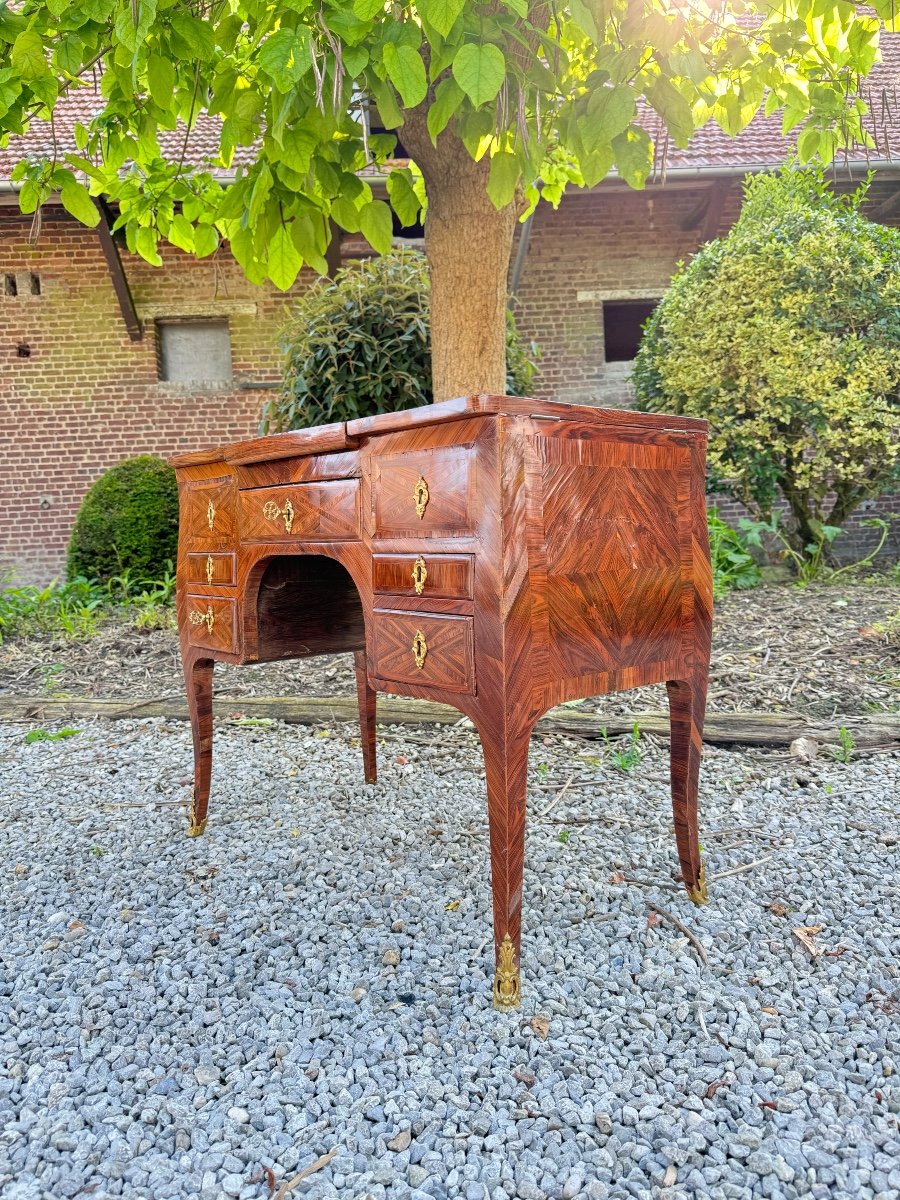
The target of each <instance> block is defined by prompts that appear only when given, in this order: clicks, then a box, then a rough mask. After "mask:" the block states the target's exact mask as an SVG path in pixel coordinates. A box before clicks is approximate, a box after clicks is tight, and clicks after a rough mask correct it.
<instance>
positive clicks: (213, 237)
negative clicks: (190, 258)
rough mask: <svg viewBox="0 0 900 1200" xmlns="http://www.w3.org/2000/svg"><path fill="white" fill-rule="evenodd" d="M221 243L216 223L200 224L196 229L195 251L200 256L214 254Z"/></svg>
mask: <svg viewBox="0 0 900 1200" xmlns="http://www.w3.org/2000/svg"><path fill="white" fill-rule="evenodd" d="M218 245H219V235H218V233H216V229H215V226H214V225H204V224H202V223H201V224H200V225H198V226H197V228H196V229H195V230H194V253H195V254H196V255H197V257H198V258H206V257H207V255H209V254H213V253H214V252H215V250H216V249H217V248H218Z"/></svg>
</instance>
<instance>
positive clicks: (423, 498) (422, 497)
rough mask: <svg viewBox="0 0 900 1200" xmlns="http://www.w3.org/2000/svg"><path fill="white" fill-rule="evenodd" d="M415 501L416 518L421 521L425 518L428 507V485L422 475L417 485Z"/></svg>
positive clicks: (414, 494)
mask: <svg viewBox="0 0 900 1200" xmlns="http://www.w3.org/2000/svg"><path fill="white" fill-rule="evenodd" d="M413 499H414V500H415V502H416V516H417V517H418V518H419V520H420V521H421V520H422V518H423V517H424V516H425V509H426V508H427V507H428V500H429V496H428V484H427V483H426V482H425V480H424V479H423V478H422V476H421V475H420V476H419V478H418V481H417V483H416V487H415V491H414V492H413Z"/></svg>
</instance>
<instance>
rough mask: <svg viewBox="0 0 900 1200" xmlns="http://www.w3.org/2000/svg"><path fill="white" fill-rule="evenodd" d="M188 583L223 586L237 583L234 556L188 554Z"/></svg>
mask: <svg viewBox="0 0 900 1200" xmlns="http://www.w3.org/2000/svg"><path fill="white" fill-rule="evenodd" d="M187 581H188V583H205V584H225V585H231V584H234V583H236V582H237V579H236V575H235V556H234V555H233V554H214V553H210V554H189V555H188V556H187Z"/></svg>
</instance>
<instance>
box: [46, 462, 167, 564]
mask: <svg viewBox="0 0 900 1200" xmlns="http://www.w3.org/2000/svg"><path fill="white" fill-rule="evenodd" d="M177 553H178V487H177V485H176V482H175V472H174V471H173V470H172V468H171V467H170V466H168V464H167V463H165V462H163V460H162V459H161V458H154V457H153V456H152V455H150V454H141V455H139V456H138V457H137V458H129V459H126V460H125V461H124V462H121V463H119V464H118V465H117V466H115V467H112V468H111V469H110V470H109V471H106V472H105V473H104V474H103V475H101V476H100V478H99V479H98V480H97V482H96V483H95V484H94V485H93V487H92V488H91V489H90V491H89V492H88V494H87V495H86V496H85V498H84V500H83V502H82V505H81V508H80V509H79V512H78V517H77V518H76V520H75V528H74V529H73V530H72V539H71V541H70V542H69V553H68V560H67V572H68V577H69V579H76V578H78V577H79V576H83V577H84V578H85V579H100V580H104V581H105V580H109V579H112V578H113V577H114V576H116V575H121V574H123V573H124V572H127V573H128V574H129V575H131V577H132V578H134V579H159V578H161V577H162V576H163V575H164V574H165V571H166V565H167V563H169V562H172V561H174V560H175V558H176V556H177Z"/></svg>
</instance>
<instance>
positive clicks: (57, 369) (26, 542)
mask: <svg viewBox="0 0 900 1200" xmlns="http://www.w3.org/2000/svg"><path fill="white" fill-rule="evenodd" d="M895 186H896V185H895ZM708 187H709V185H708V184H707V183H704V184H702V185H698V186H690V187H685V186H674V185H667V187H666V188H665V189H664V190H660V189H658V188H656V189H648V190H647V191H645V192H637V193H636V192H631V191H628V190H625V189H621V190H620V189H617V188H610V189H609V190H606V191H600V192H597V193H594V194H589V195H578V194H573V195H571V196H569V197H567V199H566V201H565V202H564V205H563V206H562V208H561V209H560V210H559V211H556V212H554V211H553V210H552V209H551V208H549V207H544V208H541V209H539V210H538V213H537V215H536V217H535V221H534V226H533V230H532V235H531V240H530V245H529V248H528V254H527V256H526V259H525V263H524V270H523V272H522V276H521V280H520V285H519V288H518V298H519V305H518V310H517V313H518V319H519V324H520V327H521V328H522V330H523V332H524V333H525V334H526V335H527V336H529V337H533V338H534V339H535V340H536V341H537V342H538V344H539V345H540V347H541V351H542V360H541V372H540V374H539V375H538V377H537V378H536V380H535V393H536V395H538V396H540V397H542V398H546V399H554V400H562V401H572V402H575V403H587V404H602V405H605V406H610V407H616V406H623V405H627V404H629V403H630V402H631V399H632V394H631V390H630V385H629V382H628V376H629V373H630V368H629V364H627V363H606V362H605V361H604V347H603V310H602V304H603V300H604V299H643V298H647V297H658V296H659V295H661V294H662V292H663V291H664V290H665V287H666V285H667V283H668V281H669V278H670V276H671V274H672V272H673V270H674V269H675V266H676V264H677V262H678V261H679V259H682V258H686V257H688V256H689V255H690V254H691V253H692V252H693V251H694V250H695V249H696V248H697V246H698V245H699V244H700V242H701V241H703V240H705V239H706V238H708V237H711V236H714V235H715V233H716V232H719V231H722V230H724V229H726V228H728V227H729V226H730V224H731V223H732V222H733V220H734V218H735V216H736V215H737V211H738V205H739V199H740V191H739V188H738V186H737V182H735V183H734V184H732V185H731V186H730V189H729V190H728V194H727V196H726V197H725V200H724V203H723V205H722V208H721V211H720V212H719V213H718V216H717V220H716V222H715V223H714V225H711V224H710V223H709V221H708V218H707V215H706V213H705V212H704V209H703V205H704V189H707V188H708ZM882 199H883V198H882V197H881V196H876V197H875V200H876V202H880V201H881V200H882ZM29 224H30V222H29V221H28V220H27V219H24V218H22V217H21V216H19V215H18V214H17V213H16V212H15V210H12V209H7V210H2V209H0V322H2V331H3V334H2V337H0V446H2V449H3V460H2V467H0V580H2V577H3V573H4V571H6V572H7V573H9V572H10V571H12V572H14V573H15V577H16V578H17V579H19V580H34V581H37V582H46V581H47V580H48V579H49V578H51V577H52V576H53V575H55V574H59V573H60V572H61V571H62V570H63V568H64V560H65V548H66V545H67V542H68V537H69V532H70V530H71V527H72V523H73V521H74V518H75V514H76V512H77V509H78V505H79V503H80V502H81V499H82V497H83V496H84V493H85V492H86V491H87V489H88V487H89V486H90V484H91V483H92V482H93V481H94V480H95V479H96V478H97V477H98V476H99V475H100V474H101V472H102V471H103V470H105V469H106V468H107V467H109V466H111V465H113V464H114V463H116V462H118V461H120V460H121V459H122V458H127V457H130V456H131V455H134V454H139V453H151V454H158V455H161V456H163V457H165V456H167V455H170V454H173V453H175V452H176V451H178V450H185V449H198V448H200V447H203V446H206V445H215V444H218V443H222V442H229V441H235V440H238V439H240V438H246V437H252V436H253V435H254V433H255V432H256V429H257V424H258V418H259V411H260V407H261V405H262V403H263V402H264V400H265V399H266V396H267V395H268V393H267V392H266V391H263V390H260V389H258V388H256V389H254V388H253V387H252V386H250V385H252V384H254V383H260V382H265V381H270V382H271V381H274V380H276V379H277V378H278V373H279V366H278V350H277V332H278V329H279V327H280V326H281V324H282V322H283V320H284V315H285V308H286V305H287V304H288V303H289V297H285V296H282V295H281V294H279V293H277V292H275V291H274V290H273V289H268V288H257V287H253V286H251V285H250V284H248V283H247V282H246V280H245V279H244V278H243V276H242V274H241V272H240V269H239V268H238V267H237V265H236V263H234V261H233V260H232V259H231V258H230V256H229V255H228V254H227V252H225V251H222V252H220V253H219V254H217V255H216V256H214V257H213V258H212V259H204V260H201V261H195V260H193V259H191V258H189V257H188V256H186V255H184V254H182V253H181V252H179V251H178V250H175V249H173V248H165V249H164V250H163V255H164V258H165V263H166V265H165V268H164V269H155V268H153V267H150V266H148V265H147V264H145V263H144V262H142V261H141V260H140V259H135V258H132V257H131V256H129V255H127V254H125V253H124V252H123V260H124V262H125V269H126V272H127V275H128V278H129V281H130V283H131V287H132V291H133V293H134V298H135V302H136V305H137V308H138V312H139V314H140V315H141V316H142V317H143V318H144V321H145V335H144V339H143V341H141V342H137V343H134V342H131V341H130V340H129V338H128V335H127V332H126V329H125V326H124V322H123V320H122V316H121V313H120V312H119V308H118V304H117V301H116V298H115V294H114V292H113V287H112V283H111V280H110V277H109V272H108V269H107V266H106V262H105V260H104V258H103V256H102V254H101V251H100V246H99V241H98V238H97V235H96V233H95V232H93V231H90V230H86V229H84V228H82V227H81V226H78V225H77V224H75V223H74V222H73V221H70V220H68V219H67V218H65V216H64V215H63V214H61V213H57V215H55V216H54V215H53V212H52V210H51V211H50V212H49V213H48V214H47V215H46V216H45V219H44V222H43V229H42V232H41V236H40V239H39V240H38V242H37V244H36V245H34V246H32V245H30V244H29V242H28V230H29ZM358 249H359V247H356V246H353V247H348V250H349V252H350V253H354V252H356V251H357V250H358ZM29 273H34V274H36V275H37V276H38V277H39V279H40V288H41V294H40V295H39V296H33V295H31V294H30V292H29V290H28V275H29ZM6 274H12V275H14V276H16V277H17V278H18V279H19V280H20V281H21V284H22V286H20V287H19V294H18V295H17V296H15V297H12V296H8V295H6V294H5V293H4V289H3V283H4V276H5V275H6ZM306 284H307V280H306V279H302V280H301V281H298V284H297V288H298V289H300V288H302V287H305V286H306ZM192 315H193V316H218V317H226V318H227V320H228V323H229V329H230V335H231V343H232V363H233V370H234V382H233V383H232V384H231V385H230V386H228V387H225V388H222V387H220V388H214V389H213V388H210V387H208V386H205V385H204V386H200V387H193V386H189V385H184V384H173V383H165V382H161V381H160V380H159V378H158V368H157V347H156V337H155V334H156V330H155V325H154V321H155V320H156V319H160V318H165V317H176V318H177V317H179V316H192ZM19 347H23V348H24V347H27V352H28V355H29V356H28V357H20V356H19V354H20V351H19ZM242 385H243V386H242ZM894 509H900V497H896V496H895V497H883V498H882V499H880V500H879V501H878V502H876V503H875V505H874V506H872V509H871V511H870V512H867V513H864V514H861V517H862V516H866V515H872V512H873V511H874V512H883V513H887V512H891V511H893V510H894ZM730 511H731V510H729V512H730ZM859 519H861V518H857V519H856V520H855V522H853V524H852V532H851V533H850V534H849V535H848V536H847V537H845V538H842V539H841V542H840V543H839V549H842V551H843V553H844V554H845V555H850V554H854V553H857V552H858V551H860V550H861V549H862V548H864V546H865V545H867V544H868V539H869V537H870V533H869V531H867V530H865V529H862V528H860V526H859ZM898 538H900V522H898V530H897V534H896V535H895V537H894V539H893V541H892V551H893V553H894V555H895V556H896V554H897V553H898V551H900V544H898Z"/></svg>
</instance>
